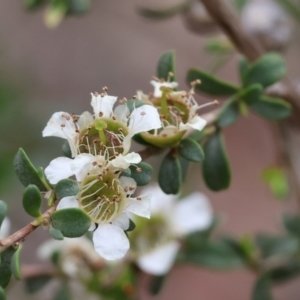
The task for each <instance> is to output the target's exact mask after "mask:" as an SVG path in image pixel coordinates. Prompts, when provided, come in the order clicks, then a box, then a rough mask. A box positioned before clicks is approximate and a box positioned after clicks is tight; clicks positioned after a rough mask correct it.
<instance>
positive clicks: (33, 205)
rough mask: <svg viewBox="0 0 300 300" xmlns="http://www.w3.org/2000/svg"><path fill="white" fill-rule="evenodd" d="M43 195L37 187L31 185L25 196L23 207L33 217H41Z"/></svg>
mask: <svg viewBox="0 0 300 300" xmlns="http://www.w3.org/2000/svg"><path fill="white" fill-rule="evenodd" d="M42 201H43V199H42V195H41V192H40V190H39V189H38V188H37V186H35V185H33V184H30V185H28V186H27V188H26V189H25V192H24V194H23V207H24V209H25V211H26V212H27V213H28V214H29V215H30V216H32V217H34V218H38V217H39V216H41V211H40V209H41V205H42Z"/></svg>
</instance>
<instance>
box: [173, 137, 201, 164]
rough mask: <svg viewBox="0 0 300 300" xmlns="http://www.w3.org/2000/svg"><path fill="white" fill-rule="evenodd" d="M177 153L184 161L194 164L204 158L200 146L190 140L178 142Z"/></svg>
mask: <svg viewBox="0 0 300 300" xmlns="http://www.w3.org/2000/svg"><path fill="white" fill-rule="evenodd" d="M178 152H179V154H180V155H181V156H182V157H184V158H185V159H187V160H189V161H194V162H201V161H203V160H204V157H205V156H204V152H203V150H202V148H201V146H200V145H199V144H198V143H197V142H196V141H195V140H194V139H191V138H186V139H183V140H182V141H181V142H180V144H179V147H178Z"/></svg>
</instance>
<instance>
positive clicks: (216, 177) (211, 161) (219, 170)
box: [202, 132, 231, 191]
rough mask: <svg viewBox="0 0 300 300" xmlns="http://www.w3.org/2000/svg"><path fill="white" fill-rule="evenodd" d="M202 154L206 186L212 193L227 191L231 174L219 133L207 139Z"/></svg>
mask: <svg viewBox="0 0 300 300" xmlns="http://www.w3.org/2000/svg"><path fill="white" fill-rule="evenodd" d="M204 153H205V160H204V162H203V168H202V172H203V177H204V180H205V183H206V185H207V186H208V187H209V188H210V189H211V190H213V191H220V190H224V189H227V188H228V187H229V185H230V179H231V173H230V167H229V162H228V158H227V154H226V152H225V146H224V141H223V136H222V134H221V133H220V132H216V133H214V134H213V135H211V136H210V137H209V139H208V140H207V142H206V144H205V145H204Z"/></svg>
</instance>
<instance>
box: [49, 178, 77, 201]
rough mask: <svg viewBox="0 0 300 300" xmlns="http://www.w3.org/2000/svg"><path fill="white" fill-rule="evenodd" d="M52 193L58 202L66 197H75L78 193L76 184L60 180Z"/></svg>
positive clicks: (72, 181) (70, 180)
mask: <svg viewBox="0 0 300 300" xmlns="http://www.w3.org/2000/svg"><path fill="white" fill-rule="evenodd" d="M54 192H55V195H56V198H57V199H58V200H60V199H62V198H64V197H68V196H76V195H77V194H78V192H79V187H78V183H77V182H76V181H75V180H72V179H62V180H60V181H59V182H58V183H57V184H56V186H55V188H54Z"/></svg>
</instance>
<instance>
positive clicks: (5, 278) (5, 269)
mask: <svg viewBox="0 0 300 300" xmlns="http://www.w3.org/2000/svg"><path fill="white" fill-rule="evenodd" d="M15 251H16V249H14V248H13V247H9V248H7V249H5V250H4V251H3V252H2V253H1V264H0V286H1V287H2V288H4V289H5V288H6V287H7V285H8V284H9V281H10V278H11V275H12V273H11V261H12V257H13V255H14V253H15Z"/></svg>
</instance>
